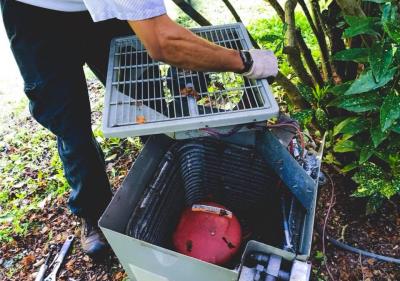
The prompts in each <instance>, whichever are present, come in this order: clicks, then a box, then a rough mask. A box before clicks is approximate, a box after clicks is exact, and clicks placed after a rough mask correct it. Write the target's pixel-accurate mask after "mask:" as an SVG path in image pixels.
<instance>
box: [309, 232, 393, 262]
mask: <svg viewBox="0 0 400 281" xmlns="http://www.w3.org/2000/svg"><path fill="white" fill-rule="evenodd" d="M317 232H318V233H319V234H320V235H321V236H322V230H321V229H320V228H319V227H317ZM322 239H323V238H322ZM325 239H326V240H328V241H329V242H330V243H331V244H333V245H334V246H336V247H339V248H341V249H343V250H346V251H349V252H352V253H356V254H359V255H362V256H366V257H370V258H373V259H376V260H380V261H384V262H390V263H396V264H400V259H398V258H393V257H388V256H383V255H378V254H375V253H371V252H368V251H364V250H361V249H358V248H356V247H353V246H350V245H347V244H345V243H342V242H340V241H338V240H336V239H334V238H332V237H330V236H329V235H325Z"/></svg>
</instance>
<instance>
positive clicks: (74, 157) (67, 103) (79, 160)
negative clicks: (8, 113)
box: [0, 0, 132, 220]
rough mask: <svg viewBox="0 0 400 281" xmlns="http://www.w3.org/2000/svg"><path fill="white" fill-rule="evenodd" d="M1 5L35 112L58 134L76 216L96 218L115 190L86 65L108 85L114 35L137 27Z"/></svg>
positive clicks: (11, 0)
mask: <svg viewBox="0 0 400 281" xmlns="http://www.w3.org/2000/svg"><path fill="white" fill-rule="evenodd" d="M0 6H1V11H2V15H3V20H4V24H5V28H6V31H7V35H8V37H9V39H10V43H11V48H12V51H13V53H14V57H15V59H16V61H17V64H18V66H19V69H20V71H21V74H22V77H23V79H24V82H25V89H24V90H25V93H26V95H27V97H28V98H29V109H30V112H31V114H32V116H33V117H34V118H35V119H36V120H37V121H38V122H39V123H40V124H41V125H43V126H44V127H46V128H47V129H49V130H50V131H51V132H52V133H54V134H55V135H56V136H57V142H58V152H59V154H60V157H61V160H62V162H63V165H64V171H65V176H66V178H67V180H68V183H69V184H70V186H71V188H72V191H71V195H70V198H69V201H68V205H69V207H70V209H71V211H72V212H73V213H74V214H76V215H78V216H80V217H84V218H87V219H93V220H97V219H98V218H99V217H100V215H101V214H102V212H103V211H104V209H105V208H106V206H107V205H108V203H109V201H110V200H111V197H112V192H111V189H110V184H109V181H108V178H107V174H106V172H105V165H104V155H103V153H102V151H101V148H100V146H99V144H98V143H97V141H96V139H95V138H94V136H93V133H92V130H91V109H90V103H89V97H88V92H87V85H86V80H85V75H84V72H83V65H84V64H85V63H87V64H88V65H89V67H90V68H91V69H92V70H93V72H94V73H95V74H96V76H97V77H98V78H99V79H100V80H101V81H102V82H103V84H104V83H105V80H106V73H107V64H108V53H109V44H110V40H111V38H113V37H117V36H123V35H128V34H132V31H131V30H130V28H129V26H128V24H127V23H126V22H122V21H117V20H110V21H105V22H101V23H93V21H92V20H91V18H90V15H89V14H88V13H87V12H76V13H75V12H74V13H64V12H58V11H52V10H47V9H42V8H37V7H34V6H30V5H26V4H22V3H20V2H17V1H15V0H0ZM2 67H6V66H2Z"/></svg>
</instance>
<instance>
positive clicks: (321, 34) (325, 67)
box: [310, 0, 332, 80]
mask: <svg viewBox="0 0 400 281" xmlns="http://www.w3.org/2000/svg"><path fill="white" fill-rule="evenodd" d="M310 2H311V6H312V7H311V13H312V15H313V18H314V24H315V27H316V30H317V34H316V37H317V41H318V45H319V49H320V50H321V57H322V71H323V73H324V78H325V80H330V79H331V78H332V67H331V63H330V57H329V49H328V45H327V44H326V39H325V37H326V28H325V25H324V22H323V20H322V15H321V11H320V7H319V4H318V0H311V1H310Z"/></svg>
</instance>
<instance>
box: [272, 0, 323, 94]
mask: <svg viewBox="0 0 400 281" xmlns="http://www.w3.org/2000/svg"><path fill="white" fill-rule="evenodd" d="M264 1H265V2H267V3H269V4H270V5H271V6H272V7H273V8H274V10H275V11H276V13H277V14H278V16H279V17H280V19H281V20H282V22H285V11H284V10H283V8H282V6H281V5H280V4H279V2H278V1H277V0H264ZM303 2H304V0H303ZM296 41H297V46H298V48H299V49H300V51H301V54H302V56H303V57H304V60H305V62H306V64H307V66H308V69H309V70H310V72H311V75H312V79H313V81H314V83H315V84H318V85H320V86H322V85H323V84H324V81H323V79H322V76H321V73H320V70H319V68H318V66H317V64H316V62H315V60H314V58H313V57H312V54H311V51H310V49H309V48H308V46H307V44H306V42H305V41H304V38H303V36H302V34H301V31H300V30H297V31H296Z"/></svg>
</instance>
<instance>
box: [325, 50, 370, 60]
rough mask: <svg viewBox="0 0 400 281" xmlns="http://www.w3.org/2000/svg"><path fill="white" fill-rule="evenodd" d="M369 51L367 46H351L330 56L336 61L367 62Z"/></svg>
mask: <svg viewBox="0 0 400 281" xmlns="http://www.w3.org/2000/svg"><path fill="white" fill-rule="evenodd" d="M368 54H369V51H368V49H367V48H352V49H347V50H343V51H340V52H338V53H336V54H334V55H333V56H332V59H333V60H336V61H355V62H358V63H366V62H368Z"/></svg>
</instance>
